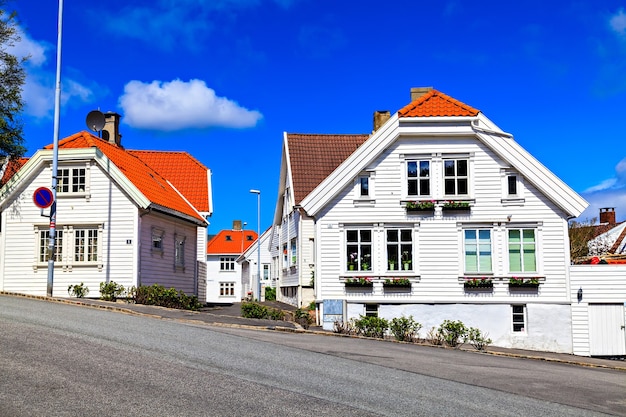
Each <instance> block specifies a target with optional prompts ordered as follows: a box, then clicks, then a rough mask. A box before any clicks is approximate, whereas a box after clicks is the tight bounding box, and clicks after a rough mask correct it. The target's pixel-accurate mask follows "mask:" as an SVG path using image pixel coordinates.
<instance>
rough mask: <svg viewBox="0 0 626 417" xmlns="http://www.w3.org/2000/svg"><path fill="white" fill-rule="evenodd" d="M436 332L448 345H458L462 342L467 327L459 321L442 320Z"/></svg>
mask: <svg viewBox="0 0 626 417" xmlns="http://www.w3.org/2000/svg"><path fill="white" fill-rule="evenodd" d="M437 333H439V334H440V335H441V338H442V339H443V341H444V342H445V343H446V345H448V346H450V347H453V348H455V347H458V346H460V345H461V344H463V340H465V338H466V336H467V327H465V325H464V324H463V322H461V321H452V320H444V321H443V323H441V325H440V326H439V329H437Z"/></svg>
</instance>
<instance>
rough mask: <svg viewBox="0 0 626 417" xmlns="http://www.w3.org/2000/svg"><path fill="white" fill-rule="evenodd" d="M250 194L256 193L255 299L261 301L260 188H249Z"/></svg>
mask: <svg viewBox="0 0 626 417" xmlns="http://www.w3.org/2000/svg"><path fill="white" fill-rule="evenodd" d="M250 192H251V193H252V194H256V196H257V199H256V206H257V223H256V230H257V232H256V234H257V237H256V254H257V261H256V268H257V283H258V285H257V291H258V292H257V297H258V298H257V299H258V300H259V301H261V190H250Z"/></svg>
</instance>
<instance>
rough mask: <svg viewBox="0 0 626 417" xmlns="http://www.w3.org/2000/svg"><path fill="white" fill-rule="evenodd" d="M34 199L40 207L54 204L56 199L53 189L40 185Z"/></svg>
mask: <svg viewBox="0 0 626 417" xmlns="http://www.w3.org/2000/svg"><path fill="white" fill-rule="evenodd" d="M33 201H34V202H35V205H36V206H37V207H39V208H42V209H45V208H48V207H50V206H51V205H52V202H53V201H54V197H53V195H52V191H50V189H49V188H46V187H39V188H37V189H36V190H35V192H34V193H33Z"/></svg>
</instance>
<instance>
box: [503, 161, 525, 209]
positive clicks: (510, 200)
mask: <svg viewBox="0 0 626 417" xmlns="http://www.w3.org/2000/svg"><path fill="white" fill-rule="evenodd" d="M501 175H502V197H501V200H502V204H503V205H505V206H510V205H523V204H524V202H525V199H524V180H523V178H522V176H521V175H520V174H519V173H518V172H516V171H513V170H509V169H504V170H502V172H501ZM513 177H514V178H515V188H516V190H515V193H514V194H511V193H510V192H509V191H510V190H509V181H510V179H511V178H513Z"/></svg>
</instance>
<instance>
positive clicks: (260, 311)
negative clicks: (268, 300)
mask: <svg viewBox="0 0 626 417" xmlns="http://www.w3.org/2000/svg"><path fill="white" fill-rule="evenodd" d="M241 316H242V317H245V318H249V319H264V318H266V317H267V307H265V306H264V305H261V304H259V303H254V302H249V303H241Z"/></svg>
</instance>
